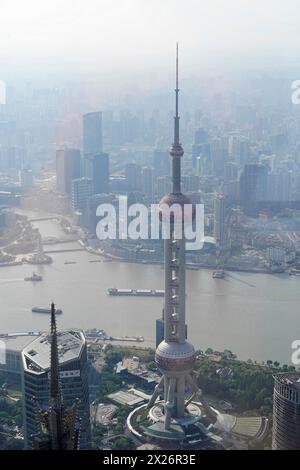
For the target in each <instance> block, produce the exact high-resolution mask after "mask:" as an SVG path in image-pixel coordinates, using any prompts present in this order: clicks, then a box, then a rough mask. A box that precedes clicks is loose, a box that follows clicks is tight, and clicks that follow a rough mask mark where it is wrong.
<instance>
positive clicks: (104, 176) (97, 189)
mask: <svg viewBox="0 0 300 470" xmlns="http://www.w3.org/2000/svg"><path fill="white" fill-rule="evenodd" d="M91 161H92V170H93V171H92V180H93V187H94V194H107V193H108V192H109V155H108V154H107V153H101V154H97V155H94V156H93V157H92V160H91Z"/></svg>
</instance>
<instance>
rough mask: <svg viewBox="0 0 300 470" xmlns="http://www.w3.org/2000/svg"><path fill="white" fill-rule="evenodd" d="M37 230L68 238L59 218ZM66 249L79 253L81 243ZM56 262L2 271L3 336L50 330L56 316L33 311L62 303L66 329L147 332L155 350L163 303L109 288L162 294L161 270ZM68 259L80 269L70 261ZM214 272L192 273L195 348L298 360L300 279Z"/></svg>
mask: <svg viewBox="0 0 300 470" xmlns="http://www.w3.org/2000/svg"><path fill="white" fill-rule="evenodd" d="M34 225H35V226H36V227H38V228H39V229H40V232H41V234H42V236H43V237H45V236H56V237H59V238H60V239H61V238H63V237H64V233H63V232H62V230H61V228H60V226H59V225H58V224H57V222H56V221H54V220H51V221H50V220H48V221H40V222H34ZM61 246H63V247H64V248H70V247H72V246H74V247H76V248H78V244H77V243H76V242H73V243H72V244H67V245H61ZM47 248H49V249H54V247H52V246H51V245H50V246H47ZM55 248H57V246H56V247H55ZM52 257H53V263H52V264H51V265H45V266H34V267H31V266H29V265H21V266H11V267H2V268H0V299H1V300H0V301H1V304H0V305H1V307H0V315H1V327H0V330H1V332H23V331H37V330H38V331H39V330H44V329H47V328H48V326H49V316H47V315H39V314H33V313H32V312H31V308H32V307H33V306H43V307H44V306H48V305H49V304H50V302H51V301H54V302H55V303H56V305H57V307H58V308H61V309H62V310H63V312H64V313H63V315H61V316H58V326H59V328H65V327H74V328H83V329H88V328H93V327H95V328H101V329H104V330H105V331H106V332H107V333H108V334H110V335H113V336H126V335H127V336H132V335H136V336H138V335H142V336H144V337H145V340H146V341H145V343H144V344H145V345H151V346H154V344H155V320H156V319H157V318H158V317H159V316H160V315H161V311H162V307H163V299H162V298H135V297H110V296H108V295H107V288H109V287H118V288H140V289H150V288H151V289H155V288H156V289H161V288H163V279H164V272H163V269H162V268H161V266H157V265H150V264H133V263H125V262H117V261H113V262H110V263H107V262H99V263H98V262H97V263H90V262H89V261H91V260H95V259H98V257H97V256H96V255H92V254H90V253H88V252H86V251H82V252H74V253H55V254H53V255H52ZM100 259H101V258H100ZM66 260H68V261H75V262H76V264H64V263H65V261H66ZM32 268H34V270H35V271H36V272H37V273H38V274H41V275H42V276H43V281H42V282H37V283H31V282H25V281H24V277H25V276H28V275H30V274H31V273H32ZM211 274H212V273H211V271H210V270H206V269H202V270H199V271H187V299H186V301H187V309H186V311H187V324H188V336H189V340H190V341H191V342H192V343H193V344H194V346H195V347H197V348H201V349H203V350H205V349H206V348H207V347H212V348H214V349H216V350H220V351H222V350H224V349H230V350H232V351H233V352H234V353H236V354H237V355H238V357H239V358H241V359H248V358H251V359H253V360H258V361H265V360H268V359H272V360H278V361H279V362H281V363H290V357H291V352H292V350H291V343H292V342H293V341H294V340H295V339H300V318H299V307H300V290H299V289H300V277H293V276H288V275H286V274H281V275H268V274H250V273H228V276H226V278H225V279H213V278H212V275H211Z"/></svg>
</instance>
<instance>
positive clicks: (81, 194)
mask: <svg viewBox="0 0 300 470" xmlns="http://www.w3.org/2000/svg"><path fill="white" fill-rule="evenodd" d="M92 195H93V181H92V180H91V178H85V177H83V178H77V179H75V180H73V181H72V199H71V206H72V210H73V211H77V210H83V209H85V208H86V205H87V201H88V199H89V197H91V196H92Z"/></svg>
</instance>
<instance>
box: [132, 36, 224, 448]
mask: <svg viewBox="0 0 300 470" xmlns="http://www.w3.org/2000/svg"><path fill="white" fill-rule="evenodd" d="M178 98H179V88H178V45H176V88H175V117H174V142H173V144H172V146H171V149H170V156H171V158H172V192H171V193H170V194H167V195H166V196H164V197H163V198H162V199H161V201H160V203H159V212H160V220H161V222H162V225H163V229H164V230H165V233H167V234H168V236H165V240H164V269H165V297H164V340H163V341H162V342H161V343H160V344H159V345H158V347H157V349H156V353H155V361H156V364H157V366H158V368H159V370H160V371H161V373H162V377H161V380H160V382H159V384H158V385H157V386H156V388H155V390H154V393H153V395H152V397H151V399H150V400H149V403H148V405H147V409H148V412H149V415H148V417H149V421H150V423H151V424H150V425H149V426H147V428H144V430H143V432H142V434H143V435H146V436H147V437H148V439H149V437H151V438H152V439H155V440H156V441H157V440H159V441H162V440H163V441H166V440H169V441H170V440H172V441H179V442H182V443H183V442H184V443H185V444H186V443H187V441H188V440H191V441H193V442H195V441H197V436H198V438H199V440H201V438H200V435H202V437H203V429H204V426H203V425H201V424H200V421H201V417H202V416H203V412H204V413H205V415H206V416H207V417H209V418H212V419H213V420H214V421H215V415H214V412H213V410H211V409H210V407H209V406H207V405H206V403H205V401H204V398H203V396H202V392H201V390H200V389H199V388H198V386H197V385H196V383H195V381H194V377H193V369H194V364H195V349H194V347H193V345H192V344H191V343H189V342H188V341H187V340H186V327H185V323H186V322H185V298H186V288H185V271H186V260H185V237H184V227H185V225H186V224H191V223H192V222H193V219H194V206H193V205H192V202H191V201H190V199H189V198H188V197H187V196H185V195H184V194H182V192H181V158H182V156H183V154H184V151H183V148H182V145H181V143H180V138H179V119H180V118H179V114H178V104H179V103H178ZM168 215H169V217H168ZM197 398H198V399H199V401H197ZM133 415H134V413H132V418H134V416H133ZM134 422H135V423H136V422H137V421H136V419H131V424H132V423H134ZM133 427H134V426H133ZM200 428H201V431H200Z"/></svg>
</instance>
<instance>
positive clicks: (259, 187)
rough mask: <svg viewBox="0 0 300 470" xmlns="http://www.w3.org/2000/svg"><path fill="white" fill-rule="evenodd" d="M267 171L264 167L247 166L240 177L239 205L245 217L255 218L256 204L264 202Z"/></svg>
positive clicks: (256, 165) (257, 165)
mask: <svg viewBox="0 0 300 470" xmlns="http://www.w3.org/2000/svg"><path fill="white" fill-rule="evenodd" d="M267 178H268V169H267V167H265V166H264V165H259V164H248V165H245V167H244V170H243V172H242V174H241V176H240V204H241V207H242V208H243V211H244V213H245V214H246V215H249V216H253V217H255V216H256V215H257V213H258V207H259V205H258V202H261V201H265V200H266V190H267Z"/></svg>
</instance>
